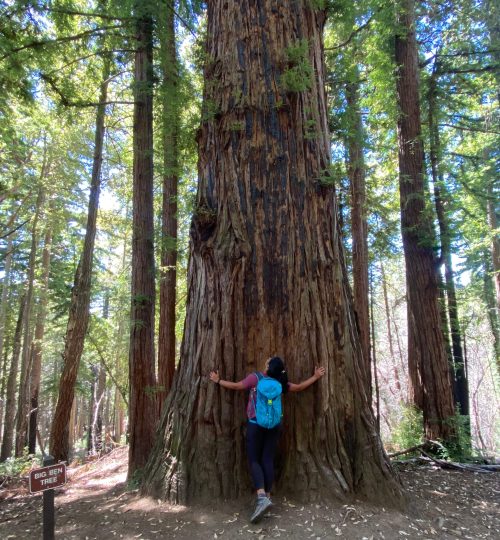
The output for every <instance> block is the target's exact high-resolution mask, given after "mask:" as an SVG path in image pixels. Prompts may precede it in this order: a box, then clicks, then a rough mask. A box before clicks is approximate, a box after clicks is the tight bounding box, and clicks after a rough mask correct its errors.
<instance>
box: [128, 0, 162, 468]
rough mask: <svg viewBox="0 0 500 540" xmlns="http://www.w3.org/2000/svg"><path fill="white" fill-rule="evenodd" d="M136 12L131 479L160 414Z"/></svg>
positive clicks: (148, 122) (144, 41)
mask: <svg viewBox="0 0 500 540" xmlns="http://www.w3.org/2000/svg"><path fill="white" fill-rule="evenodd" d="M135 15H136V18H137V19H136V21H137V22H136V39H137V46H136V47H137V48H136V53H135V80H134V102H135V105H134V172H133V174H134V185H133V222H132V227H133V232H132V285H131V310H130V320H131V322H130V324H131V327H130V351H129V381H130V400H129V426H130V437H129V467H128V473H129V477H131V476H132V475H133V474H134V473H135V471H136V470H138V469H141V468H142V467H143V466H144V464H145V462H146V460H147V458H148V456H149V452H150V451H151V448H152V446H153V436H154V429H155V426H156V423H157V422H156V421H157V418H158V412H157V409H156V399H155V395H154V391H155V372H154V367H155V364H154V362H155V352H154V329H155V323H154V320H155V264H154V238H153V235H154V231H153V88H152V87H153V65H152V61H153V19H152V16H151V12H150V9H149V2H146V4H145V5H141V4H140V3H137V4H136V12H135Z"/></svg>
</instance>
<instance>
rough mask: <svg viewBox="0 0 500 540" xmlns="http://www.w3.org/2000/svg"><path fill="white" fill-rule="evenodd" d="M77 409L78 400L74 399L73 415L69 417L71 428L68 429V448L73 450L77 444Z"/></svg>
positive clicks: (72, 405)
mask: <svg viewBox="0 0 500 540" xmlns="http://www.w3.org/2000/svg"><path fill="white" fill-rule="evenodd" d="M77 407H78V400H77V399H76V397H75V398H73V403H72V404H71V413H70V415H69V427H68V446H69V447H70V448H73V446H74V444H75V431H76V425H75V424H76V419H77Z"/></svg>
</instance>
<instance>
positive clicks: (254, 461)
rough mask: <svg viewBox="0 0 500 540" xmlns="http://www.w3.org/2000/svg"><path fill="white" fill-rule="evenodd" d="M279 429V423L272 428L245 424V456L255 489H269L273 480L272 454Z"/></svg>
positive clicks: (268, 490)
mask: <svg viewBox="0 0 500 540" xmlns="http://www.w3.org/2000/svg"><path fill="white" fill-rule="evenodd" d="M280 431H281V425H278V426H276V427H275V428H273V429H266V428H263V427H260V426H259V425H258V424H254V423H253V422H248V424H247V456H248V462H249V464H250V474H251V475H252V480H253V485H254V487H255V489H265V490H266V493H269V492H270V491H271V487H272V485H273V480H274V455H275V454H276V447H277V445H278V439H279V435H280Z"/></svg>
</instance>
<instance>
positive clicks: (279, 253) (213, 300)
mask: <svg viewBox="0 0 500 540" xmlns="http://www.w3.org/2000/svg"><path fill="white" fill-rule="evenodd" d="M311 6H312V3H311V2H308V1H305V0H298V1H296V2H276V1H275V0H261V1H259V2H256V1H255V0H242V1H241V2H226V1H225V0H214V1H212V2H209V3H208V32H207V36H208V37H207V43H206V53H207V59H208V60H207V64H206V67H205V73H204V75H205V91H204V114H203V119H202V124H201V128H200V130H199V137H198V149H199V163H198V172H199V188H198V196H197V204H196V209H195V213H194V216H193V221H192V226H191V243H190V263H189V274H188V302H187V313H186V324H185V333H184V340H183V344H182V348H181V360H180V365H179V368H178V370H177V374H176V376H175V377H174V384H173V387H172V390H171V392H170V394H169V397H168V398H167V401H166V406H165V407H164V409H163V415H162V419H161V425H160V430H159V432H158V437H157V439H156V443H155V447H154V450H153V453H152V457H151V459H150V460H149V462H148V466H147V469H146V480H145V484H144V488H145V491H146V492H149V493H151V494H155V496H157V497H163V498H165V499H168V500H170V501H173V502H178V503H182V502H186V501H191V500H195V499H208V498H210V499H213V498H222V497H224V498H228V497H237V496H240V495H242V494H246V493H250V487H251V486H250V478H249V474H248V472H247V465H246V457H245V450H244V427H245V423H246V420H245V411H244V409H245V395H244V393H243V392H235V391H229V390H225V389H223V388H220V387H219V386H216V385H215V384H213V383H211V382H210V381H209V380H208V377H207V376H208V374H209V371H210V370H211V369H217V370H219V372H220V374H221V376H222V378H224V379H229V380H239V379H242V378H243V377H244V376H245V375H246V374H247V373H249V372H252V371H254V370H256V369H258V368H261V367H262V365H263V362H264V361H265V360H266V358H268V357H269V356H270V355H274V354H278V355H282V356H283V358H284V359H285V361H286V364H287V366H288V372H289V376H290V380H292V381H300V380H301V379H304V378H306V377H309V376H310V375H311V374H312V373H313V369H314V365H317V364H319V365H323V366H325V367H326V368H327V374H326V376H325V377H324V378H322V379H321V381H320V382H318V383H317V384H316V385H315V386H314V387H313V388H310V389H308V390H307V391H305V392H304V393H302V394H298V395H287V396H286V397H285V414H284V433H283V436H282V452H281V456H280V461H281V466H280V475H279V480H278V487H281V488H289V489H290V491H289V493H293V494H294V496H297V497H302V498H304V499H317V498H319V497H320V496H323V495H324V496H331V497H339V498H342V497H343V496H345V495H348V494H352V493H353V492H355V493H358V494H360V495H366V496H370V497H373V498H377V499H380V497H383V498H384V500H391V499H392V500H394V498H395V497H397V496H398V495H399V493H400V487H399V484H398V483H397V482H396V481H395V479H394V477H393V474H392V471H391V469H390V465H389V464H388V462H387V459H386V457H385V455H384V452H383V449H382V446H381V443H380V439H379V437H378V435H377V432H376V428H375V420H374V417H373V414H372V412H371V409H370V404H369V401H368V397H367V394H366V392H365V381H364V369H363V366H362V353H361V349H360V347H359V337H358V334H357V331H356V325H355V320H354V312H353V308H352V306H351V304H350V300H349V294H348V281H347V277H346V274H345V270H344V268H343V264H342V253H341V249H342V248H341V241H340V238H339V236H338V227H337V221H336V220H337V216H336V202H335V195H334V190H333V188H332V186H331V182H329V178H328V172H327V170H328V165H329V162H330V155H329V136H328V128H327V110H326V99H325V93H324V87H323V78H324V66H323V44H322V32H323V25H324V22H325V13H324V12H323V11H322V10H314V9H312V7H311ZM304 43H307V44H308V50H307V49H304ZM299 45H300V47H299ZM291 47H293V48H294V50H295V52H296V51H297V49H301V50H303V51H304V54H303V58H301V54H292V53H291V49H288V50H289V54H288V55H287V54H286V49H287V48H291ZM292 57H294V58H295V60H292ZM297 57H298V58H297ZM297 64H300V66H301V67H300V69H296V70H294V67H297ZM307 66H309V68H308V67H307ZM285 70H287V75H286V76H285V77H283V73H284V71H285ZM290 70H294V73H292V74H291V73H290ZM297 71H298V72H301V73H302V75H299V76H297V77H296V78H295V81H294V84H291V85H290V86H289V83H290V82H291V78H292V77H295V76H296V75H297V73H296V72H297ZM284 78H285V79H286V80H287V82H285V81H284ZM295 83H296V84H295ZM290 87H293V88H294V89H295V90H296V91H288V90H287V89H289V88H290ZM313 123H314V125H315V130H314V136H311V129H310V126H311V125H312V124H313Z"/></svg>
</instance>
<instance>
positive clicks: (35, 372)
mask: <svg viewBox="0 0 500 540" xmlns="http://www.w3.org/2000/svg"><path fill="white" fill-rule="evenodd" d="M51 247H52V229H51V227H50V226H49V228H48V229H47V232H46V234H45V240H44V247H43V254H42V279H41V290H40V298H39V300H38V313H37V316H36V324H35V341H34V343H33V362H32V368H31V380H30V400H31V410H30V415H29V433H28V447H29V453H30V454H34V453H35V451H36V432H37V429H38V423H37V419H38V404H39V400H38V394H39V392H40V378H41V373H42V341H43V336H44V333H45V319H46V317H47V301H48V298H47V294H48V288H49V272H50V250H51Z"/></svg>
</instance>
